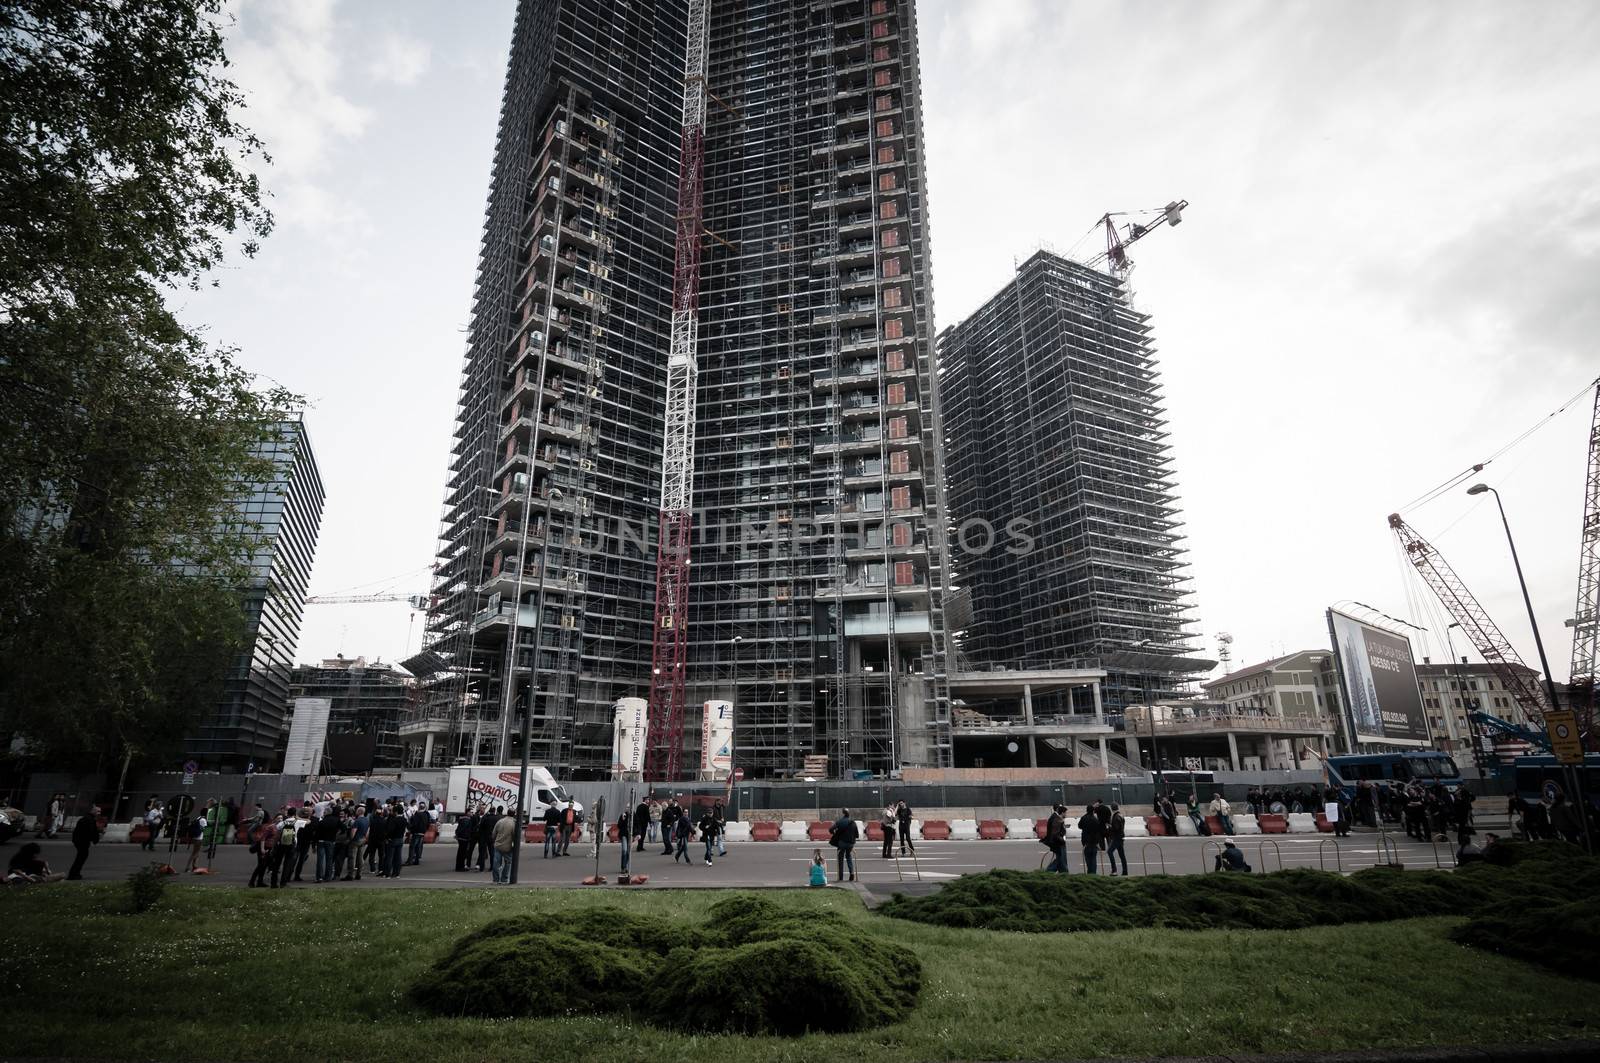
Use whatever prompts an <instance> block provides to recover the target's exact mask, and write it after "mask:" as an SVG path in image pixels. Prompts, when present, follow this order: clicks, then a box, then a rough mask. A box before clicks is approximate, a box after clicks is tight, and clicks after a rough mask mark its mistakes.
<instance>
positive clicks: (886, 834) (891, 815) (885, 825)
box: [878, 805, 900, 860]
mask: <svg viewBox="0 0 1600 1063" xmlns="http://www.w3.org/2000/svg"><path fill="white" fill-rule="evenodd" d="M878 828H879V829H880V830H882V831H883V859H885V860H887V859H889V858H890V857H891V856H893V855H894V835H895V831H897V830H898V829H899V828H900V821H899V819H898V818H897V817H896V815H895V808H894V805H884V806H883V811H882V812H881V813H880V814H879V815H878Z"/></svg>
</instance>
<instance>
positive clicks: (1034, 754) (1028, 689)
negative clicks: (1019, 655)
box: [1022, 683, 1039, 768]
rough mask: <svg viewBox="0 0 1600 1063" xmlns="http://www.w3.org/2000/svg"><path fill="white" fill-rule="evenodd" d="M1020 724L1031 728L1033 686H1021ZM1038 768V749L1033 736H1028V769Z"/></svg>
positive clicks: (1028, 684) (1027, 684)
mask: <svg viewBox="0 0 1600 1063" xmlns="http://www.w3.org/2000/svg"><path fill="white" fill-rule="evenodd" d="M1022 722H1023V723H1025V724H1027V725H1028V726H1029V727H1032V726H1033V686H1032V684H1030V683H1024V684H1022ZM1038 766H1039V747H1038V745H1037V744H1036V739H1035V738H1034V736H1033V735H1031V734H1030V735H1029V736H1028V767H1030V768H1037V767H1038Z"/></svg>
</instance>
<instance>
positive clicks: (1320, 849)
mask: <svg viewBox="0 0 1600 1063" xmlns="http://www.w3.org/2000/svg"><path fill="white" fill-rule="evenodd" d="M1330 845H1331V846H1333V866H1334V869H1335V870H1336V871H1338V872H1339V874H1341V875H1342V874H1344V858H1343V857H1341V856H1340V855H1339V843H1338V842H1337V841H1335V840H1334V839H1333V838H1324V839H1322V844H1320V845H1318V846H1317V867H1318V868H1320V869H1321V870H1323V871H1326V870H1328V865H1327V863H1326V862H1325V861H1324V850H1326V849H1327V847H1328V846H1330Z"/></svg>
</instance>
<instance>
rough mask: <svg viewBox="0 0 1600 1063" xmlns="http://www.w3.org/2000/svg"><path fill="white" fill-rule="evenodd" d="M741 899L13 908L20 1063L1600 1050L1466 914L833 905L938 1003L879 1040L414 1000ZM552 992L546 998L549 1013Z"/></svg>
mask: <svg viewBox="0 0 1600 1063" xmlns="http://www.w3.org/2000/svg"><path fill="white" fill-rule="evenodd" d="M725 895H726V894H724V893H721V892H712V891H684V892H667V891H643V890H641V891H639V892H637V893H621V892H620V891H613V892H607V893H581V892H577V891H570V890H550V891H538V890H534V891H523V890H517V891H491V890H363V891H360V892H339V891H336V890H321V889H315V888H311V887H302V888H297V889H294V890H291V891H288V892H271V891H266V890H242V889H240V890H232V889H217V888H204V887H184V886H172V887H169V888H168V890H167V892H166V896H165V898H164V899H163V900H162V901H161V903H160V904H159V905H158V906H157V907H156V908H154V909H152V910H151V911H149V912H147V913H144V914H142V915H128V914H124V911H125V906H126V899H125V898H126V890H125V889H124V888H123V887H121V886H110V885H106V886H89V887H86V888H78V889H72V888H65V887H39V888H30V889H27V890H19V891H15V892H11V893H9V894H8V895H6V896H5V899H4V901H3V902H0V912H3V913H4V918H5V926H6V930H5V934H4V945H3V946H0V987H3V988H4V991H5V995H6V998H7V1000H8V1003H9V1004H10V1006H11V1007H12V1009H13V1012H14V1020H15V1021H13V1022H11V1023H9V1024H8V1026H7V1031H6V1050H7V1054H8V1055H23V1056H29V1055H33V1056H56V1057H59V1056H80V1057H96V1058H159V1059H170V1060H176V1059H237V1060H270V1061H271V1063H288V1061H291V1060H316V1061H322V1060H328V1059H341V1060H367V1059H371V1060H382V1061H383V1063H392V1061H394V1060H396V1059H400V1060H416V1061H419V1063H420V1061H422V1060H488V1059H493V1060H505V1059H538V1060H596V1061H600V1060H603V1061H605V1063H617V1061H623V1060H651V1061H656V1060H671V1059H693V1060H696V1061H703V1063H717V1061H728V1063H733V1061H735V1060H737V1061H740V1063H747V1061H748V1063H756V1061H762V1060H794V1061H796V1063H799V1061H809V1060H820V1059H849V1060H852V1061H857V1060H859V1061H873V1060H895V1061H899V1060H913V1059H915V1060H940V1059H1040V1058H1052V1057H1053V1058H1061V1057H1075V1056H1079V1057H1081V1056H1097V1055H1123V1056H1133V1055H1162V1054H1186V1055H1188V1054H1194V1055H1199V1054H1209V1053H1216V1052H1224V1051H1229V1052H1267V1051H1287V1050H1294V1049H1339V1048H1363V1047H1381V1046H1394V1045H1419V1044H1451V1043H1473V1042H1475V1043H1489V1042H1501V1041H1515V1040H1536V1039H1546V1038H1564V1037H1583V1036H1589V1037H1593V1036H1596V1031H1597V1029H1600V1004H1597V1002H1596V990H1595V986H1594V985H1593V984H1592V983H1585V982H1580V981H1577V980H1575V979H1568V978H1564V977H1561V976H1558V975H1554V974H1548V973H1545V972H1543V971H1541V970H1540V969H1538V968H1535V967H1533V966H1530V965H1527V964H1524V963H1521V962H1519V961H1515V960H1510V959H1504V958H1501V957H1498V956H1495V955H1492V954H1489V953H1485V952H1481V951H1478V950H1476V949H1469V948H1466V947H1464V946H1460V945H1456V944H1454V943H1452V942H1451V941H1450V940H1449V939H1448V938H1447V937H1446V931H1447V930H1448V929H1449V928H1450V927H1451V926H1453V925H1455V924H1456V923H1458V922H1459V920H1458V919H1449V918H1444V919H1416V920H1407V921H1403V922H1393V923H1380V924H1358V925H1349V926H1336V927H1319V928H1314V929H1308V930H1292V931H1235V930H1216V931H1195V932H1188V931H1171V930H1125V931H1116V932H1106V933H1077V934H1028V935H1024V934H1011V933H1003V932H997V931H985V930H952V929H946V928H942V927H934V926H925V925H921V924H917V923H910V922H905V921H901V920H891V919H885V918H882V917H879V916H874V915H870V914H868V913H867V912H866V911H864V910H863V909H862V907H861V905H860V902H859V901H858V900H857V898H856V897H855V896H854V895H853V894H850V893H846V892H844V891H834V890H827V891H822V890H813V891H802V890H797V891H793V892H785V893H774V892H770V891H768V892H765V893H764V894H763V896H766V897H768V898H771V899H773V900H774V901H776V902H778V903H782V904H789V905H796V906H804V907H807V908H816V909H822V908H831V909H833V910H836V911H840V912H842V913H844V914H845V916H846V918H847V919H849V920H850V921H851V922H852V923H853V924H855V925H857V926H859V927H860V928H861V930H862V931H863V932H864V933H866V932H870V933H878V934H882V935H885V936H887V937H890V938H892V939H893V940H896V941H899V942H902V943H903V944H906V945H908V946H910V947H911V948H913V949H915V950H916V952H917V954H918V955H919V956H920V957H921V959H922V962H923V966H924V983H923V991H922V997H921V1001H920V1003H919V1005H918V1007H917V1009H916V1010H915V1011H914V1012H913V1013H912V1014H911V1015H910V1017H909V1018H908V1019H907V1021H905V1022H903V1023H900V1024H899V1025H895V1026H888V1027H883V1028H880V1029H877V1030H873V1031H870V1032H867V1033H859V1034H847V1035H839V1036H822V1035H811V1036H806V1037H801V1038H794V1039H777V1038H772V1039H760V1038H745V1037H735V1036H717V1037H706V1036H689V1035H684V1034H675V1033H667V1032H663V1031H662V1030H660V1029H658V1028H655V1027H652V1026H648V1025H644V1024H642V1023H640V1024H634V1023H631V1022H628V1021H624V1020H620V1019H615V1018H574V1019H537V1020H499V1021H492V1020H479V1019H440V1018H435V1017H433V1016H430V1015H428V1014H426V1013H425V1012H422V1011H420V1010H418V1009H416V1008H415V1007H414V1006H412V1005H411V1004H409V1003H407V1001H406V1000H405V994H406V990H407V989H408V988H409V987H410V985H411V983H412V982H413V980H415V979H416V977H417V976H418V975H419V974H420V973H421V972H422V971H423V970H424V969H425V968H426V967H427V966H428V964H429V963H430V962H431V961H432V960H434V959H435V958H436V957H438V956H439V955H440V954H441V953H443V952H444V951H445V950H447V949H448V948H449V946H450V945H451V944H452V943H453V941H454V940H455V938H456V937H457V936H459V935H460V934H462V933H465V932H467V931H469V930H471V929H472V928H473V927H476V926H481V925H482V924H484V923H486V922H487V921H489V920H490V919H493V918H498V917H500V916H505V915H512V914H518V913H526V912H547V913H549V914H550V917H551V918H553V919H559V918H560V917H561V913H562V912H567V911H572V910H573V909H575V908H576V907H578V906H581V905H598V904H603V903H609V904H614V905H617V906H619V907H624V908H627V909H629V910H632V911H637V912H642V913H654V914H660V915H667V916H673V917H678V918H682V919H684V920H686V921H693V922H695V923H698V922H700V921H701V920H702V919H703V918H704V913H705V909H706V908H708V907H709V906H710V905H711V904H712V903H713V902H714V901H715V900H717V899H718V898H719V897H722V896H725ZM555 1002H556V1001H555V998H553V1000H552V1003H553V1004H554V1003H555Z"/></svg>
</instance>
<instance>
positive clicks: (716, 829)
mask: <svg viewBox="0 0 1600 1063" xmlns="http://www.w3.org/2000/svg"><path fill="white" fill-rule="evenodd" d="M721 834H722V824H721V823H720V822H718V820H717V814H716V812H715V811H711V812H707V813H706V814H705V815H703V816H701V817H700V840H701V841H703V842H705V843H706V866H707V867H710V866H711V850H712V848H713V847H714V846H715V845H716V844H717V838H718V837H720V836H721Z"/></svg>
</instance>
